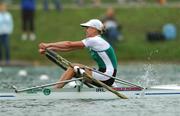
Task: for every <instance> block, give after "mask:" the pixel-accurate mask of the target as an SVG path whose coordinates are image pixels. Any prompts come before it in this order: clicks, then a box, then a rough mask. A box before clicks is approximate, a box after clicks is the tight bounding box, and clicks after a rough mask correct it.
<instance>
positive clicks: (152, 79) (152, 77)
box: [138, 64, 158, 87]
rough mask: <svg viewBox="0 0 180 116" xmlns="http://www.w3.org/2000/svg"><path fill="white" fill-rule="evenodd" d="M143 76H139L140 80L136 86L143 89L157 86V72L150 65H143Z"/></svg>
mask: <svg viewBox="0 0 180 116" xmlns="http://www.w3.org/2000/svg"><path fill="white" fill-rule="evenodd" d="M143 70H144V74H143V75H142V76H140V80H139V81H138V84H140V85H141V86H143V87H149V86H152V85H154V84H158V81H157V78H156V77H157V75H156V74H157V72H156V70H155V68H154V67H153V65H152V64H147V65H144V69H143Z"/></svg>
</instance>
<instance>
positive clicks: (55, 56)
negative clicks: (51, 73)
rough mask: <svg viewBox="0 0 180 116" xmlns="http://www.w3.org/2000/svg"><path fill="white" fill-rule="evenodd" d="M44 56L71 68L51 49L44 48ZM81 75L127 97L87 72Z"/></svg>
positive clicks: (69, 63) (123, 97)
mask: <svg viewBox="0 0 180 116" xmlns="http://www.w3.org/2000/svg"><path fill="white" fill-rule="evenodd" d="M45 54H46V56H47V55H48V56H49V57H51V58H52V59H53V60H52V61H53V62H54V61H55V62H56V64H57V63H58V64H61V65H62V64H64V65H66V66H70V67H72V68H73V65H72V63H71V62H69V61H67V60H66V59H64V58H62V57H61V56H59V55H58V54H56V53H55V52H54V51H52V50H48V49H46V52H45ZM83 76H84V77H86V78H88V79H90V80H92V81H93V82H95V83H97V84H99V85H101V86H102V87H104V88H105V89H107V90H108V91H110V92H112V93H114V94H116V95H117V96H118V97H120V98H122V99H127V97H126V96H125V95H123V94H121V93H119V92H117V91H116V90H114V89H112V88H111V87H109V86H108V85H106V84H104V83H102V82H101V81H99V80H96V79H94V78H93V77H92V76H91V75H89V74H87V73H86V72H84V73H83Z"/></svg>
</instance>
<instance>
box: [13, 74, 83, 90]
mask: <svg viewBox="0 0 180 116" xmlns="http://www.w3.org/2000/svg"><path fill="white" fill-rule="evenodd" d="M82 79H83V77H81V78H76V79H71V80H65V81H60V82H56V83H50V84H44V85H40V86H34V87H30V88H25V89H20V90H18V89H17V87H16V86H14V85H13V86H12V88H13V89H14V90H15V92H16V93H20V92H25V91H29V90H33V89H38V88H44V87H50V86H54V85H57V84H61V83H68V82H72V81H77V80H82Z"/></svg>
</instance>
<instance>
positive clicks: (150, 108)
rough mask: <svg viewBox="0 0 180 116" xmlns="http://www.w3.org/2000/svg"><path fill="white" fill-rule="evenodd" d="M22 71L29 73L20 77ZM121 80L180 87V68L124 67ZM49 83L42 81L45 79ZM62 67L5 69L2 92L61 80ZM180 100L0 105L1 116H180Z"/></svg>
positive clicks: (11, 102)
mask: <svg viewBox="0 0 180 116" xmlns="http://www.w3.org/2000/svg"><path fill="white" fill-rule="evenodd" d="M20 70H25V71H27V76H26V75H21V76H20V75H19V71H20ZM118 71H119V72H118V77H119V78H121V79H125V80H128V81H131V82H134V83H136V84H140V85H142V86H151V85H160V84H178V83H180V65H176V64H164V65H162V64H156V65H155V64H154V65H152V64H124V65H121V66H120V67H119V69H118ZM42 74H43V75H47V76H49V80H46V79H45V80H41V79H40V76H41V75H42ZM60 74H62V70H61V69H60V68H58V67H23V68H22V67H18V68H15V67H14V68H12V67H1V70H0V89H4V88H10V86H11V85H12V84H15V85H16V86H18V87H22V88H23V87H30V86H32V85H39V84H45V83H50V82H55V81H57V80H58V78H59V77H58V75H60ZM179 109H180V98H173V99H172V98H158V99H155V98H141V99H128V100H122V99H115V100H52V99H49V100H7V101H0V116H179V115H180V110H179Z"/></svg>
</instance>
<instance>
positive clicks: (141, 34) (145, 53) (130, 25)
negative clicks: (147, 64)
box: [11, 7, 180, 63]
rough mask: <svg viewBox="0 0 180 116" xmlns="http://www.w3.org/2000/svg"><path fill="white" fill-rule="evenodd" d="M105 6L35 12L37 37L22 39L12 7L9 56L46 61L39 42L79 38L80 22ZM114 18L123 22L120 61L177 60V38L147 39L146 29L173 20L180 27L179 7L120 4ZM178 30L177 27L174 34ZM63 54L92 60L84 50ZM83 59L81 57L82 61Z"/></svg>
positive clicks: (17, 13) (179, 49)
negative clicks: (159, 40) (123, 5)
mask: <svg viewBox="0 0 180 116" xmlns="http://www.w3.org/2000/svg"><path fill="white" fill-rule="evenodd" d="M105 10H106V9H98V8H93V9H90V8H84V9H83V8H81V9H64V10H63V11H62V12H61V13H59V12H56V11H53V10H52V11H49V12H44V11H42V10H38V11H37V12H36V33H37V40H36V41H33V42H32V41H21V38H20V37H21V20H20V11H18V10H12V11H11V12H12V14H13V17H14V22H15V29H14V33H13V34H12V36H11V56H12V60H25V61H32V62H40V63H45V62H48V61H47V59H46V58H45V57H43V56H42V55H40V54H39V53H38V44H39V43H40V42H55V41H64V40H81V39H82V38H83V37H84V33H83V28H81V27H80V26H79V24H80V23H81V22H84V21H87V20H89V19H91V18H99V17H100V16H102V15H103V13H104V12H105ZM116 11H117V19H118V20H119V22H120V23H121V24H122V26H123V36H124V41H122V42H119V43H118V44H117V49H116V53H117V56H118V60H119V61H170V62H171V61H177V62H179V61H180V46H179V43H180V38H179V35H178V37H177V39H176V40H174V41H168V42H159V43H149V42H147V41H146V36H145V35H146V33H147V32H149V31H156V30H157V31H161V29H162V26H163V25H164V24H166V23H174V24H175V25H176V26H177V29H180V21H179V14H180V10H179V8H161V7H160V8H157V7H156V8H119V9H116ZM179 32H180V31H179V30H177V34H178V33H179ZM63 56H65V57H66V58H68V59H70V60H72V61H78V62H81V63H87V62H91V61H92V60H91V59H90V58H89V55H88V53H87V51H86V50H80V51H78V52H77V51H76V52H74V51H73V52H70V53H63ZM82 59H83V61H82Z"/></svg>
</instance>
